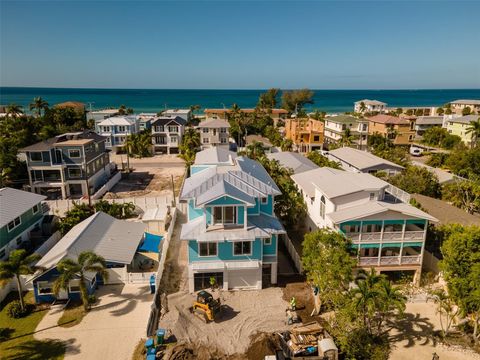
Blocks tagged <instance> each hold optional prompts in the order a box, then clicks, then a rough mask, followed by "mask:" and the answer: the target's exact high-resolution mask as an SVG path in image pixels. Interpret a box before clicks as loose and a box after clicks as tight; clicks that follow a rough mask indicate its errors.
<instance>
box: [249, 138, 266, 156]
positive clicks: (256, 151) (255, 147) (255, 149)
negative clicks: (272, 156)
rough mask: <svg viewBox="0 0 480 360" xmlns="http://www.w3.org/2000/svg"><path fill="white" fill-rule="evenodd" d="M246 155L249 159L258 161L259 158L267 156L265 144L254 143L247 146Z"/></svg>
mask: <svg viewBox="0 0 480 360" xmlns="http://www.w3.org/2000/svg"><path fill="white" fill-rule="evenodd" d="M246 154H247V156H248V157H249V158H251V159H253V160H258V158H259V157H261V156H264V155H265V149H264V148H263V144H262V143H261V142H258V141H254V142H253V143H251V144H249V145H247V148H246Z"/></svg>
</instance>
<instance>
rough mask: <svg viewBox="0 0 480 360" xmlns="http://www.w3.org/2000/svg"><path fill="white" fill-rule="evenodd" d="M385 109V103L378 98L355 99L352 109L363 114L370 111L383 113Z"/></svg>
mask: <svg viewBox="0 0 480 360" xmlns="http://www.w3.org/2000/svg"><path fill="white" fill-rule="evenodd" d="M386 109H387V103H384V102H381V101H378V100H369V99H363V100H359V101H355V103H354V108H353V110H354V111H355V112H356V113H360V114H364V113H371V112H379V113H383V112H385V110H386Z"/></svg>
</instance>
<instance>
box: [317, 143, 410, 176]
mask: <svg viewBox="0 0 480 360" xmlns="http://www.w3.org/2000/svg"><path fill="white" fill-rule="evenodd" d="M323 155H325V156H326V157H327V158H328V159H329V160H331V161H336V162H338V163H339V164H340V165H341V166H342V168H343V169H344V170H345V171H351V172H357V173H368V174H375V173H377V172H378V171H384V172H386V173H387V174H388V175H395V174H398V173H400V172H402V170H404V167H403V166H400V165H398V164H395V163H393V162H391V161H388V160H385V159H382V158H381V157H378V156H375V155H373V154H372V153H369V152H367V151H363V150H358V149H354V148H351V147H347V146H345V147H341V148H338V149H335V150H331V151H325V152H323Z"/></svg>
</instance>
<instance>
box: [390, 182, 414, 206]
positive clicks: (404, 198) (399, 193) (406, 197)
mask: <svg viewBox="0 0 480 360" xmlns="http://www.w3.org/2000/svg"><path fill="white" fill-rule="evenodd" d="M385 191H386V192H388V193H389V194H391V195H392V196H394V197H395V198H396V199H398V200H400V201H401V202H404V203H406V204H408V203H410V194H409V193H407V192H406V191H403V190H402V189H399V188H398V187H396V186H393V185H391V184H390V185H388V187H387V188H386V189H385Z"/></svg>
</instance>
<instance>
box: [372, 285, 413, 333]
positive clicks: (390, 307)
mask: <svg viewBox="0 0 480 360" xmlns="http://www.w3.org/2000/svg"><path fill="white" fill-rule="evenodd" d="M378 294H379V297H378V299H377V309H378V323H377V334H379V333H380V331H381V329H382V325H383V323H384V321H385V320H386V319H387V317H388V316H389V315H390V314H391V313H392V312H395V311H397V312H398V314H400V315H402V314H403V312H404V311H405V302H406V301H407V298H406V297H405V296H404V295H403V294H402V293H401V291H400V289H399V288H394V287H393V286H392V283H391V282H390V281H388V280H387V279H385V278H383V279H382V280H381V281H380V282H379V283H378Z"/></svg>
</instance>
